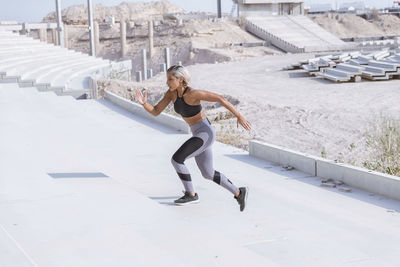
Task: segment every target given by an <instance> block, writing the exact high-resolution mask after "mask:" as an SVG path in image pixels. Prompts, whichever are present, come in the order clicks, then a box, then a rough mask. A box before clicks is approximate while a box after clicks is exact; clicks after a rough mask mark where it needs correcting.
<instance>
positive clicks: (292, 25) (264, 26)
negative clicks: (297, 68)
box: [246, 16, 351, 53]
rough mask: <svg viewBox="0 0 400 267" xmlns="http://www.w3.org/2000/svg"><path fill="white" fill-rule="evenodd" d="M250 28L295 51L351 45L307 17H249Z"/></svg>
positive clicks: (261, 36) (262, 36)
mask: <svg viewBox="0 0 400 267" xmlns="http://www.w3.org/2000/svg"><path fill="white" fill-rule="evenodd" d="M246 29H247V30H248V31H249V32H251V33H253V34H255V35H257V36H258V37H260V38H262V39H264V40H268V41H270V42H271V44H273V45H274V46H276V47H278V48H280V49H282V50H284V51H286V52H291V53H304V52H316V51H335V50H345V49H350V48H351V46H349V45H348V44H346V43H345V42H343V41H342V40H340V39H339V38H337V37H336V36H334V35H332V34H331V33H329V32H328V31H326V30H325V29H323V28H322V27H320V26H318V25H317V24H315V23H314V22H313V21H312V20H310V19H309V18H308V17H306V16H269V17H247V18H246Z"/></svg>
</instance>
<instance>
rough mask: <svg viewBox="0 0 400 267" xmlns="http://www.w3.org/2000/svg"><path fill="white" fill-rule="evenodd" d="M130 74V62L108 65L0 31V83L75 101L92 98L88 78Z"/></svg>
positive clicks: (105, 62) (93, 58)
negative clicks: (48, 92) (25, 87)
mask: <svg viewBox="0 0 400 267" xmlns="http://www.w3.org/2000/svg"><path fill="white" fill-rule="evenodd" d="M114 68H118V69H119V70H121V69H122V70H123V71H127V72H128V71H130V69H131V68H132V66H131V62H130V61H125V62H111V61H109V60H104V59H102V58H96V57H93V56H89V55H87V54H83V53H80V52H76V51H73V50H68V49H66V48H61V47H59V46H54V45H53V44H48V43H43V42H40V41H39V40H35V39H33V38H30V37H26V36H23V35H19V34H16V33H13V32H11V31H5V30H0V83H18V84H19V85H20V86H28V87H36V88H37V89H38V90H40V91H53V92H55V93H56V94H57V95H71V96H73V97H75V98H87V97H89V98H90V97H93V89H92V88H91V87H90V84H89V79H90V77H92V76H106V75H107V73H109V72H110V71H111V70H112V69H114Z"/></svg>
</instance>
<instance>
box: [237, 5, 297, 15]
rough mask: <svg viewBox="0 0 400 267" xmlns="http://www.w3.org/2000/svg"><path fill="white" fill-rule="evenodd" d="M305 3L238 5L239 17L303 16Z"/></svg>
mask: <svg viewBox="0 0 400 267" xmlns="http://www.w3.org/2000/svg"><path fill="white" fill-rule="evenodd" d="M303 5H304V4H303V3H298V2H294V3H286V2H285V3H279V4H277V3H271V2H269V3H251V4H247V2H246V3H245V4H241V3H239V4H238V16H239V17H241V16H242V17H249V16H259V17H263V16H274V15H303V14H304V9H303Z"/></svg>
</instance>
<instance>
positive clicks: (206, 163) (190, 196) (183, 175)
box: [136, 65, 251, 211]
mask: <svg viewBox="0 0 400 267" xmlns="http://www.w3.org/2000/svg"><path fill="white" fill-rule="evenodd" d="M189 83H190V74H189V72H188V70H187V69H186V68H185V67H183V66H180V65H174V66H172V67H170V68H169V69H168V71H167V85H168V87H169V90H168V91H167V92H166V93H165V95H164V97H163V98H162V99H161V100H160V102H158V104H157V105H155V106H154V107H153V106H152V105H150V104H149V103H147V92H144V93H143V94H142V92H141V91H140V90H136V99H137V101H138V102H139V103H140V104H141V105H143V107H144V109H146V110H147V111H148V112H149V113H150V114H152V115H154V116H158V115H159V114H160V113H161V112H162V111H163V110H164V109H165V108H166V107H167V106H168V104H169V103H170V102H171V101H172V102H173V103H174V109H175V111H176V113H178V114H180V115H181V116H182V117H183V119H184V120H185V121H186V122H187V123H188V124H189V126H190V129H191V132H192V134H193V137H191V138H189V139H188V140H187V141H186V142H185V143H184V144H183V145H182V146H181V147H180V148H179V149H178V150H177V151H176V152H175V154H174V155H173V156H172V159H171V163H172V165H173V166H174V168H175V170H176V172H177V173H178V176H179V178H180V179H181V181H182V183H183V186H184V188H185V192H184V196H183V197H181V198H179V199H177V200H175V201H174V202H175V204H176V205H186V204H192V203H198V202H199V196H198V194H197V193H196V192H195V190H194V188H193V184H192V179H191V177H190V173H189V170H188V169H187V168H186V166H185V164H184V162H185V160H187V159H189V158H192V157H194V158H195V160H196V163H197V166H198V167H199V169H200V171H201V174H202V175H203V177H204V178H206V179H210V180H213V181H214V182H215V183H217V184H219V185H221V186H222V187H224V188H226V189H227V190H229V191H230V192H231V193H232V194H233V195H234V198H235V199H236V200H237V202H238V203H239V205H240V211H243V210H244V208H245V205H246V200H247V196H248V193H249V191H248V188H247V187H240V188H237V187H236V186H235V185H234V184H233V183H232V182H231V181H230V180H229V179H228V178H226V176H225V175H224V174H223V173H220V172H219V171H216V170H214V167H213V155H212V144H213V142H214V141H215V130H214V128H213V127H212V126H211V123H210V121H209V120H208V119H207V117H206V114H205V113H204V109H203V108H202V107H201V104H200V100H203V101H209V102H219V103H220V104H221V105H223V106H224V107H225V108H227V109H228V110H229V111H230V112H232V113H233V114H234V115H235V116H236V117H237V127H239V124H240V125H241V126H242V127H243V128H244V129H246V130H250V128H251V124H250V122H248V121H247V120H246V119H245V118H244V117H243V116H242V115H240V113H239V112H238V111H237V110H236V109H235V108H234V107H233V106H232V104H231V103H229V101H227V100H226V99H225V98H224V97H223V96H221V95H218V94H215V93H212V92H209V91H204V90H195V89H193V88H191V87H189Z"/></svg>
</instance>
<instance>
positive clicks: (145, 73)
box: [142, 49, 147, 80]
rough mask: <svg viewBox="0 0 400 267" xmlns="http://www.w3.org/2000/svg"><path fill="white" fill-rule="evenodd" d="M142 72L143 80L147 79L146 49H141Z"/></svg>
mask: <svg viewBox="0 0 400 267" xmlns="http://www.w3.org/2000/svg"><path fill="white" fill-rule="evenodd" d="M142 73H143V80H147V57H146V49H142Z"/></svg>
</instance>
